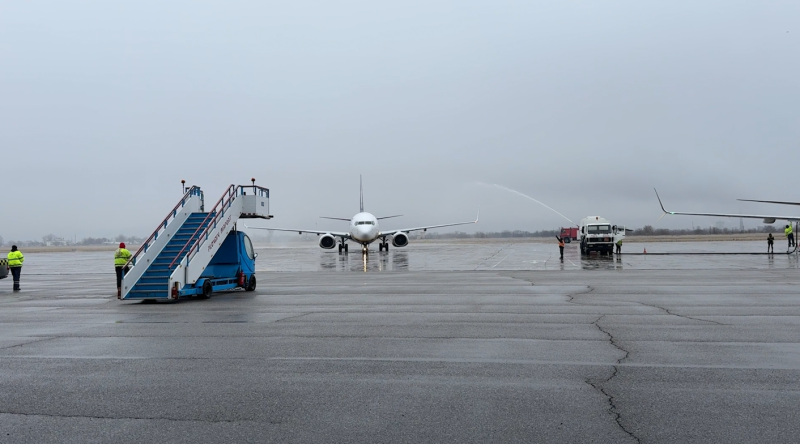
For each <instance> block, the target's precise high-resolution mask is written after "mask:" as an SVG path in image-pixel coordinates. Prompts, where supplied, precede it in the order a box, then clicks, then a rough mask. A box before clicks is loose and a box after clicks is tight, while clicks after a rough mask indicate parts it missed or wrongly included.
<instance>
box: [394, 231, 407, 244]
mask: <svg viewBox="0 0 800 444" xmlns="http://www.w3.org/2000/svg"><path fill="white" fill-rule="evenodd" d="M392 245H394V246H395V247H405V246H406V245H408V235H407V234H405V233H403V232H400V233H395V235H394V236H392Z"/></svg>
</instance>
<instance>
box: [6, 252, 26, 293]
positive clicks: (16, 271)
mask: <svg viewBox="0 0 800 444" xmlns="http://www.w3.org/2000/svg"><path fill="white" fill-rule="evenodd" d="M23 262H25V257H24V256H22V252H21V251H19V250H18V249H17V246H16V245H12V246H11V251H10V252H9V253H8V268H10V269H11V275H12V276H14V291H19V275H20V274H21V273H22V263H23Z"/></svg>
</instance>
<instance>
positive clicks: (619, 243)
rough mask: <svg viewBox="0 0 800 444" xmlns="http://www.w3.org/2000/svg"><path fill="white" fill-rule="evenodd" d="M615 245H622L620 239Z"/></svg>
mask: <svg viewBox="0 0 800 444" xmlns="http://www.w3.org/2000/svg"><path fill="white" fill-rule="evenodd" d="M617 245H619V246H620V247H621V246H622V239H620V240H618V241H617Z"/></svg>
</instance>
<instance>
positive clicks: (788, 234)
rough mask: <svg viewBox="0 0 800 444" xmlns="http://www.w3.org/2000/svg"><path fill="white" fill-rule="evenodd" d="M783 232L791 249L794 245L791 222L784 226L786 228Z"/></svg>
mask: <svg viewBox="0 0 800 444" xmlns="http://www.w3.org/2000/svg"><path fill="white" fill-rule="evenodd" d="M783 234H784V235H786V238H787V239H788V240H789V250H791V249H792V247H794V246H795V245H796V244H795V243H794V233H792V224H789V225H787V226H786V228H785V229H784V230H783ZM787 251H788V250H787Z"/></svg>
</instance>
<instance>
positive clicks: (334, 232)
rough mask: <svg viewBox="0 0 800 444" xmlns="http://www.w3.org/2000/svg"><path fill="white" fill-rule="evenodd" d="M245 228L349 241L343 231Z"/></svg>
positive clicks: (246, 226)
mask: <svg viewBox="0 0 800 444" xmlns="http://www.w3.org/2000/svg"><path fill="white" fill-rule="evenodd" d="M244 227H245V228H253V229H255V230H270V231H288V232H290V233H297V234H303V233H311V234H317V235H319V234H330V235H331V236H336V237H342V238H345V239H350V233H347V232H344V231H319V230H303V229H299V230H298V229H291V228H267V227H250V226H248V225H246V224H245V226H244Z"/></svg>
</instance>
